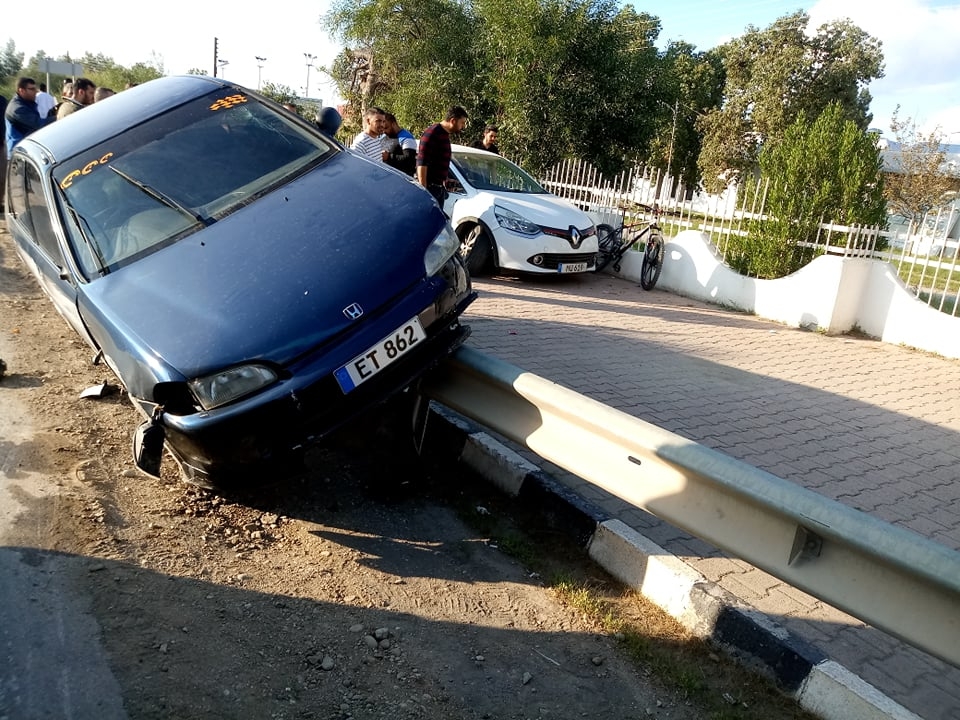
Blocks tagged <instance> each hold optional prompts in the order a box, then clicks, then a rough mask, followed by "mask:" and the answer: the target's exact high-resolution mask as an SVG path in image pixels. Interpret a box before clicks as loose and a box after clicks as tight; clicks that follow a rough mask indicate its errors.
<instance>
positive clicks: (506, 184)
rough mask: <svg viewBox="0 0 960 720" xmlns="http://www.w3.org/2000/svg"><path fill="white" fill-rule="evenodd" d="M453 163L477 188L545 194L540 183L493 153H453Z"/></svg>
mask: <svg viewBox="0 0 960 720" xmlns="http://www.w3.org/2000/svg"><path fill="white" fill-rule="evenodd" d="M453 164H454V165H455V166H456V168H457V170H459V171H460V174H461V175H463V178H464V179H465V180H466V181H467V182H468V183H470V184H471V185H472V186H473V187H475V188H476V189H477V190H500V191H506V192H517V193H536V194H543V193H546V192H547V191H546V190H544V189H543V188H542V187H541V186H540V184H539V183H538V182H537V181H536V180H534V179H533V178H532V177H530V176H529V175H527V173H525V172H524V171H523V170H521V169H520V168H519V167H517V166H516V165H514V164H513V163H512V162H510V161H509V160H507V159H505V158H502V157H500V156H499V155H494V154H492V153H465V152H464V153H458V152H455V153H453Z"/></svg>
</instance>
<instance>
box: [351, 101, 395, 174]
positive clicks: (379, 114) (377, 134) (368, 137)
mask: <svg viewBox="0 0 960 720" xmlns="http://www.w3.org/2000/svg"><path fill="white" fill-rule="evenodd" d="M386 121H387V118H386V114H385V113H384V111H383V110H382V109H381V108H378V107H375V106H374V107H369V108H367V111H366V112H365V113H364V114H363V128H364V129H363V132H361V133H357V136H356V137H355V138H354V139H353V143H352V144H351V145H350V148H351V149H352V150H356V151H357V152H359V153H360V154H361V155H363V156H364V157H366V158H367V159H368V160H372V161H373V162H383V159H384V149H383V131H384V129H385V127H384V126H385V125H386Z"/></svg>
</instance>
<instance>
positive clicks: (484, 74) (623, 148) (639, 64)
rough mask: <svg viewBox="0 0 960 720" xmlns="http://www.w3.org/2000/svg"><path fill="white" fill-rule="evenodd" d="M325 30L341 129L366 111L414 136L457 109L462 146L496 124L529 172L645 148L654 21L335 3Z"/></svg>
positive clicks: (475, 3)
mask: <svg viewBox="0 0 960 720" xmlns="http://www.w3.org/2000/svg"><path fill="white" fill-rule="evenodd" d="M324 23H325V25H326V27H327V28H328V30H329V31H330V32H331V34H332V35H334V36H336V37H338V38H340V39H341V40H342V41H343V42H344V44H345V45H346V50H345V51H344V52H343V53H341V55H340V56H339V57H338V58H337V59H336V61H335V62H334V63H333V66H332V67H331V68H330V69H329V70H328V72H329V74H330V76H331V77H332V78H333V80H334V82H335V83H336V85H337V87H338V90H339V92H340V94H341V95H342V96H343V97H344V98H345V99H347V100H348V101H349V103H350V106H351V108H352V109H353V114H352V117H347V118H345V124H347V123H349V122H351V121H352V122H354V123H356V122H357V118H358V116H359V114H360V113H361V112H362V110H363V109H364V108H365V107H366V106H367V105H369V104H371V103H375V104H378V105H382V106H384V107H386V108H387V109H388V110H390V111H392V112H394V113H395V114H396V115H397V117H398V118H399V119H400V122H401V124H405V125H407V126H408V127H411V128H412V129H414V131H418V130H422V129H423V128H424V127H425V126H426V125H427V124H429V123H431V122H435V121H436V120H438V119H439V118H440V117H441V114H442V112H443V111H444V110H445V109H446V107H448V106H449V105H451V104H460V105H463V106H464V107H465V108H466V109H467V111H468V112H469V113H470V117H471V125H470V126H469V127H468V129H467V131H466V132H465V137H464V139H468V138H470V137H472V136H475V135H479V133H480V130H481V129H482V126H483V124H485V123H486V122H491V121H492V122H495V123H496V124H498V125H499V126H500V131H501V132H500V146H501V148H502V150H503V152H504V153H505V154H506V155H509V156H510V157H512V158H514V159H516V160H518V161H519V162H520V163H522V164H524V165H526V166H527V167H529V168H530V169H531V170H534V171H537V170H540V169H543V168H545V167H548V166H550V165H552V164H554V163H555V162H556V161H557V160H558V159H560V158H563V157H566V156H572V155H573V156H577V157H584V158H586V159H588V160H592V161H594V162H596V163H597V164H599V165H600V166H601V167H603V168H605V169H612V168H615V167H617V166H622V165H623V164H624V159H625V156H626V155H628V154H630V155H632V154H635V153H636V152H637V151H638V150H645V149H646V146H647V145H648V143H649V140H650V135H651V132H652V125H651V124H649V123H645V122H638V121H637V118H638V117H640V118H644V117H650V116H651V115H652V114H653V111H654V110H655V108H656V100H655V98H654V97H653V94H652V92H651V90H652V88H653V86H654V82H653V79H654V77H655V75H656V64H657V53H656V49H655V47H654V40H655V39H656V37H657V34H658V33H659V22H658V21H657V20H656V19H655V18H653V17H651V16H649V15H646V14H642V13H641V14H638V13H636V12H635V11H633V10H632V9H620V8H619V7H618V5H617V3H616V2H614V0H471V1H470V2H454V1H453V0H400V1H399V2H393V1H391V2H387V0H339V1H338V2H337V3H336V4H335V5H334V6H333V7H332V8H331V11H330V12H329V13H328V14H327V15H326V16H325V18H324Z"/></svg>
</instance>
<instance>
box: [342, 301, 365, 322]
mask: <svg viewBox="0 0 960 720" xmlns="http://www.w3.org/2000/svg"><path fill="white" fill-rule="evenodd" d="M343 314H344V315H346V316H347V319H348V320H359V319H360V316H361V315H363V308H362V307H360V303H351V304H350V305H347V306H346V307H345V308H344V309H343Z"/></svg>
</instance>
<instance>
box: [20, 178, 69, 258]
mask: <svg viewBox="0 0 960 720" xmlns="http://www.w3.org/2000/svg"><path fill="white" fill-rule="evenodd" d="M24 195H25V199H26V205H27V212H26V214H27V215H29V217H30V222H31V224H32V225H33V239H34V241H35V242H36V243H37V244H38V245H39V246H40V247H41V248H43V251H44V252H45V253H46V255H47V257H49V258H50V260H51V261H52V262H53V263H54V264H55V265H59V266H61V267H62V266H63V254H62V253H61V252H60V245H59V243H58V242H57V235H56V233H55V232H54V231H53V223H52V222H51V221H50V207H49V206H48V205H47V200H46V197H45V196H44V194H43V183H42V181H41V180H40V173H39V172H38V171H37V169H36V168H35V167H34V166H33V164H32V163H30V162H24Z"/></svg>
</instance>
